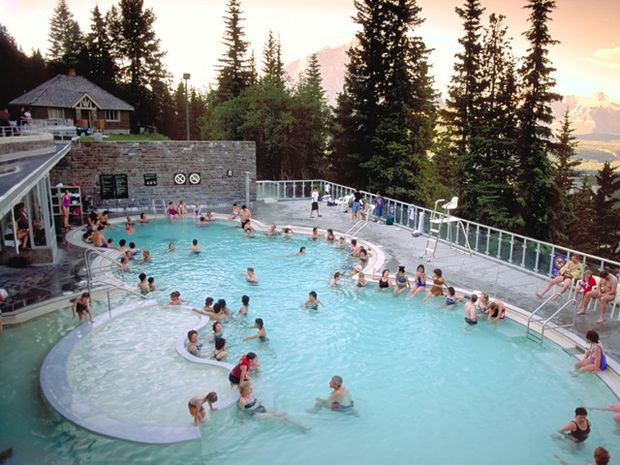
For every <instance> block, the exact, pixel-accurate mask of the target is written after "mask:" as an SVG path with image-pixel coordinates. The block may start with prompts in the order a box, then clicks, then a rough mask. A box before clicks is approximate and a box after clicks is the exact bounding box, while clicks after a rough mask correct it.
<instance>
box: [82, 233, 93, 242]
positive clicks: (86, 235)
mask: <svg viewBox="0 0 620 465" xmlns="http://www.w3.org/2000/svg"><path fill="white" fill-rule="evenodd" d="M92 235H93V232H92V231H86V232H85V233H84V234H82V239H83V240H86V239H88V238H89V237H90V236H92Z"/></svg>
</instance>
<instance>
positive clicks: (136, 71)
mask: <svg viewBox="0 0 620 465" xmlns="http://www.w3.org/2000/svg"><path fill="white" fill-rule="evenodd" d="M107 19H108V21H110V23H109V27H110V35H111V37H112V38H113V39H114V41H115V42H114V45H115V48H116V51H115V56H116V59H117V62H118V63H119V64H120V67H119V68H120V77H121V79H122V82H123V83H124V84H125V89H126V90H125V95H124V97H125V99H126V100H127V101H128V102H130V103H131V104H132V105H133V106H134V107H135V111H134V113H133V115H132V121H131V127H132V132H138V130H139V128H140V127H141V126H150V125H152V124H154V122H155V118H156V116H157V115H158V113H159V112H160V109H158V108H157V96H156V95H155V94H154V93H153V89H154V87H156V86H157V87H158V88H161V86H160V85H159V84H160V83H161V82H163V81H165V80H166V79H167V72H166V70H165V68H164V65H163V61H162V60H163V58H164V56H165V52H163V51H162V50H160V41H159V39H158V38H157V36H156V34H155V31H154V29H153V25H154V23H155V19H156V18H155V14H154V13H153V10H151V9H150V8H147V9H144V0H120V3H119V11H118V12H116V11H115V9H113V10H110V13H109V14H108V16H107Z"/></svg>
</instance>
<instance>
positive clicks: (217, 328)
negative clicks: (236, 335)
mask: <svg viewBox="0 0 620 465" xmlns="http://www.w3.org/2000/svg"><path fill="white" fill-rule="evenodd" d="M211 329H212V330H213V335H212V336H211V338H212V340H213V341H215V340H216V339H217V338H218V337H224V327H223V326H222V323H220V322H219V321H216V322H215V323H213V326H211Z"/></svg>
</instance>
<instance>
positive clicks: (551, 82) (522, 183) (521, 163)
mask: <svg viewBox="0 0 620 465" xmlns="http://www.w3.org/2000/svg"><path fill="white" fill-rule="evenodd" d="M555 6H556V2H555V0H528V3H527V6H526V7H525V8H527V9H529V10H530V16H529V21H530V28H529V29H528V30H527V31H526V32H525V33H524V36H525V37H526V38H527V40H528V41H529V43H530V47H529V49H528V54H527V56H526V57H525V58H524V59H523V63H522V65H521V68H520V70H519V74H520V78H521V79H520V88H521V92H522V98H521V100H522V102H521V105H520V107H519V111H518V115H519V134H518V140H517V151H518V171H519V173H518V179H517V186H516V187H517V195H518V201H519V204H520V213H521V217H522V221H523V225H524V231H523V232H524V233H525V234H527V235H529V236H533V237H535V238H537V239H543V240H545V239H548V238H549V236H550V228H549V224H550V222H551V221H552V215H551V208H552V205H551V202H550V201H549V200H550V197H551V194H552V190H553V175H554V173H553V166H552V164H551V161H550V160H549V157H548V155H547V154H548V152H549V149H550V140H549V139H550V138H551V128H550V127H549V125H550V124H551V123H552V122H553V115H552V112H551V103H553V102H554V101H556V100H559V99H560V95H558V94H557V93H555V92H554V91H553V89H554V87H555V79H554V78H553V77H552V73H553V71H555V68H553V66H552V64H551V62H550V60H549V58H548V54H549V50H548V48H549V47H550V46H552V45H554V44H557V43H558V41H556V40H554V39H553V38H552V37H551V35H550V33H549V27H548V23H549V21H550V14H551V12H552V11H553V10H554V9H555Z"/></svg>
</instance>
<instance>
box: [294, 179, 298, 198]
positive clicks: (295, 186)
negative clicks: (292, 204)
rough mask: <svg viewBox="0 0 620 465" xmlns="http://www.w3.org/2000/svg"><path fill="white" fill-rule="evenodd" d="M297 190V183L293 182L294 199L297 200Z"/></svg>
mask: <svg viewBox="0 0 620 465" xmlns="http://www.w3.org/2000/svg"><path fill="white" fill-rule="evenodd" d="M295 189H297V183H296V182H295V181H293V199H295V198H296V194H297V193H296V192H295Z"/></svg>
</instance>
